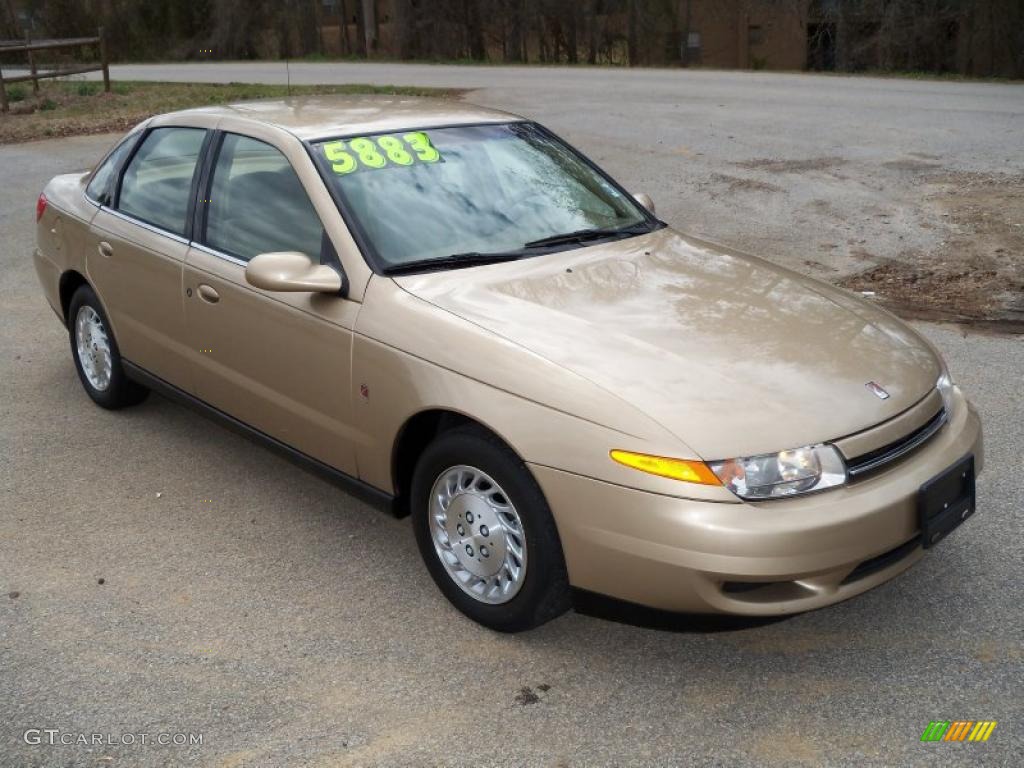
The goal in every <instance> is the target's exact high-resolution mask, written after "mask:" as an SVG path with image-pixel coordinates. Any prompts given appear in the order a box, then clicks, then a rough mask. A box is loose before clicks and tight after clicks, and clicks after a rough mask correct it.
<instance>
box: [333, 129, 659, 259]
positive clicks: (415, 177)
mask: <svg viewBox="0 0 1024 768" xmlns="http://www.w3.org/2000/svg"><path fill="white" fill-rule="evenodd" d="M314 150H315V151H314V154H315V156H316V158H317V162H318V163H319V165H320V168H321V173H322V174H323V176H324V177H325V178H326V179H327V180H328V184H329V185H331V186H332V187H334V190H335V192H336V193H337V194H338V196H339V197H340V199H341V201H342V203H343V204H344V206H345V207H346V209H347V210H348V211H349V212H350V213H351V215H352V216H353V217H354V218H355V219H356V224H357V225H358V227H359V228H360V229H361V231H362V233H363V235H364V236H365V238H366V239H367V240H369V241H370V244H371V246H372V248H373V250H374V252H375V253H376V255H377V257H378V259H379V260H380V261H381V262H383V264H382V267H383V268H384V270H385V271H398V270H401V269H402V268H403V267H409V266H413V267H415V266H418V265H421V264H422V265H425V266H426V267H427V268H430V265H429V261H431V260H437V261H438V263H449V262H452V261H453V260H454V258H457V257H459V256H480V255H486V254H500V255H510V256H512V257H515V258H519V257H522V256H529V255H536V254H539V253H544V252H549V251H550V250H551V249H552V248H556V249H557V248H565V247H572V246H573V245H581V244H583V243H585V242H593V241H595V240H596V239H599V238H601V237H604V238H613V239H614V238H616V237H620V236H621V237H625V236H631V235H635V234H640V233H641V232H642V231H650V229H652V228H654V227H657V226H659V225H660V223H659V222H657V220H656V219H653V217H651V216H649V215H648V214H647V213H646V211H644V210H643V209H642V208H641V207H640V206H639V204H638V203H636V201H634V200H633V198H632V197H631V196H630V195H628V194H626V193H624V192H623V191H622V190H620V189H619V188H618V187H617V186H616V185H615V184H613V183H612V182H611V181H610V180H609V179H608V178H607V177H606V176H604V175H603V174H602V173H601V172H599V171H598V170H596V169H595V168H594V167H593V166H591V165H590V164H589V163H587V162H586V161H585V160H584V159H583V158H581V157H580V156H579V155H578V154H577V153H576V152H575V151H573V150H572V149H571V148H569V147H568V146H566V145H565V144H564V143H562V142H561V141H559V140H558V139H557V138H555V137H554V136H552V135H551V134H549V133H547V132H546V131H544V130H543V129H541V128H540V127H539V126H536V125H534V124H532V123H506V124H495V125H475V126H459V127H454V128H438V129H430V130H422V131H404V132H399V133H395V134H379V135H372V136H361V137H355V138H347V139H341V140H339V139H335V140H328V141H321V142H317V143H316V144H314ZM574 234H575V235H580V236H579V237H578V238H575V239H574V238H573V237H572V235H574ZM563 236H565V237H563ZM560 238H561V242H552V239H554V240H555V241H558V240H559V239H560ZM453 257H454V258H453Z"/></svg>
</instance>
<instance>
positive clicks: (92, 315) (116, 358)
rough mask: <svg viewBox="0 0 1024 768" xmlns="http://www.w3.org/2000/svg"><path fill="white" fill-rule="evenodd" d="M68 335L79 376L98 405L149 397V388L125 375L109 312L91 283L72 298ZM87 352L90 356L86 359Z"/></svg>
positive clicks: (135, 401)
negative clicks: (104, 309)
mask: <svg viewBox="0 0 1024 768" xmlns="http://www.w3.org/2000/svg"><path fill="white" fill-rule="evenodd" d="M80 336H81V337H82V338H81V341H82V344H79V341H80ZM68 337H69V338H70V340H71V357H72V358H74V361H75V370H77V371H78V378H79V380H80V381H81V382H82V386H83V387H84V388H85V391H86V392H87V393H88V395H89V397H91V398H92V400H93V402H94V403H96V405H98V406H100V407H102V408H107V409H109V410H117V409H118V408H125V407H127V406H130V405H136V404H138V403H141V402H142V401H143V400H145V399H146V396H147V395H148V394H149V390H148V389H146V388H145V387H143V386H142V385H140V384H138V383H137V382H134V381H132V380H131V379H129V378H128V377H127V376H126V375H125V372H124V366H122V365H121V353H120V351H119V350H118V348H117V341H116V340H115V339H114V334H113V333H112V332H111V330H110V321H109V320H108V319H107V313H106V312H104V311H103V307H102V305H101V304H100V302H99V299H98V298H96V293H95V292H94V291H93V289H92V288H90V287H89V286H88V285H83V286H81V287H80V288H79V289H78V290H77V291H75V293H74V295H73V296H72V297H71V303H70V304H69V305H68ZM83 354H84V355H87V356H88V357H87V359H86V360H84V361H83V359H82V355H83Z"/></svg>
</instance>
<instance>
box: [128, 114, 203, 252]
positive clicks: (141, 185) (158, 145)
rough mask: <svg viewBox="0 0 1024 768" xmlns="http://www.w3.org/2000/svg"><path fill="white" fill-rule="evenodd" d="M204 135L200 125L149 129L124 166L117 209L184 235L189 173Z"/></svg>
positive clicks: (189, 187) (191, 172)
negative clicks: (133, 154)
mask: <svg viewBox="0 0 1024 768" xmlns="http://www.w3.org/2000/svg"><path fill="white" fill-rule="evenodd" d="M205 137H206V131H205V130H203V129H201V128H157V129H155V130H153V131H151V132H150V133H149V135H148V136H146V138H145V139H144V140H143V142H142V146H140V147H139V150H138V151H137V152H136V153H135V156H134V157H133V158H132V159H131V162H129V163H128V167H127V168H126V169H125V172H124V178H123V179H122V181H121V192H120V195H119V197H118V201H117V208H118V210H119V211H121V212H122V213H126V214H128V215H129V216H134V217H135V218H137V219H141V220H142V221H145V222H147V223H149V224H152V225H154V226H156V227H160V228H161V229H164V230H167V231H168V232H173V233H174V234H176V235H184V234H185V220H186V218H187V215H188V203H189V198H190V196H191V193H192V176H193V174H194V173H195V169H196V163H197V162H198V160H199V153H200V150H201V149H202V146H203V139H204V138H205Z"/></svg>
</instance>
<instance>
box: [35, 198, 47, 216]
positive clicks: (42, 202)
mask: <svg viewBox="0 0 1024 768" xmlns="http://www.w3.org/2000/svg"><path fill="white" fill-rule="evenodd" d="M44 213H46V195H43V194H40V195H39V199H38V200H36V222H37V223H38V222H39V220H40V219H41V218H43V214H44Z"/></svg>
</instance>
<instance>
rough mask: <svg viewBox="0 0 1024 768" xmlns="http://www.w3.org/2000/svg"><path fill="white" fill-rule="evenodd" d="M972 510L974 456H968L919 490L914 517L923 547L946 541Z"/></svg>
mask: <svg viewBox="0 0 1024 768" xmlns="http://www.w3.org/2000/svg"><path fill="white" fill-rule="evenodd" d="M974 510H975V489H974V455H973V454H968V455H967V456H965V457H964V458H962V459H960V461H958V462H957V463H956V464H954V465H953V466H952V467H950V468H949V469H947V470H946V471H944V472H943V473H942V474H939V475H936V476H935V477H933V478H932V479H931V480H929V481H928V482H927V483H925V484H924V485H922V486H921V488H920V489H919V490H918V493H917V515H918V522H919V524H920V527H921V543H922V545H923V546H924V548H925V549H930V548H931V547H934V546H935V545H936V544H938V543H939V542H940V541H942V540H943V539H944V538H946V536H948V535H949V534H950V533H951V532H952V531H953V530H955V529H956V527H957V526H959V525H960V524H961V523H963V522H964V520H966V519H967V518H969V517H970V516H971V515H973V514H974Z"/></svg>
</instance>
